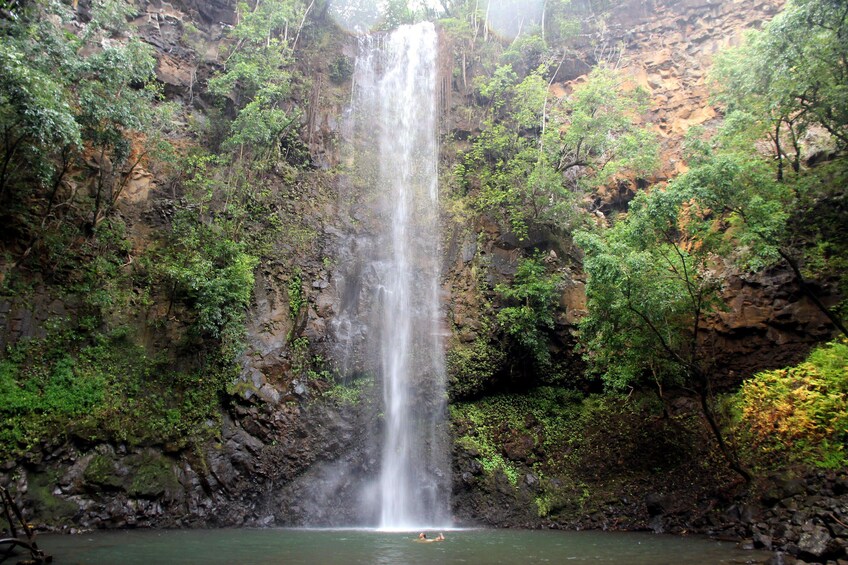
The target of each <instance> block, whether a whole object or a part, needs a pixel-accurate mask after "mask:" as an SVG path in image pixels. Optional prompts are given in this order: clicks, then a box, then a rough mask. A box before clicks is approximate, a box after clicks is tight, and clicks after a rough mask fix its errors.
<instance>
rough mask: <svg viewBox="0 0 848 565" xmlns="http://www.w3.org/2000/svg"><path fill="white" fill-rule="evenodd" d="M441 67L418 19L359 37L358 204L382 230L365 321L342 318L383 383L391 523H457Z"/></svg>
mask: <svg viewBox="0 0 848 565" xmlns="http://www.w3.org/2000/svg"><path fill="white" fill-rule="evenodd" d="M436 69H437V36H436V31H435V28H434V26H433V25H432V24H431V23H422V24H417V25H414V26H402V27H400V28H399V29H397V30H396V31H394V32H392V33H390V34H388V35H379V36H369V37H365V38H362V40H361V43H360V54H359V57H358V59H357V64H356V68H355V72H354V92H353V99H352V112H353V114H354V121H355V122H356V124H357V126H356V128H357V130H358V132H357V134H356V138H357V142H356V144H357V150H356V156H355V160H356V161H357V162H356V163H355V169H356V171H357V178H358V179H359V181H358V182H360V183H362V185H363V186H362V188H363V195H361V196H360V197H359V199H358V202H357V204H361V205H363V206H364V205H367V206H368V207H369V209H370V212H369V214H368V216H369V218H371V224H372V225H370V226H369V227H368V230H369V231H370V232H371V237H372V238H374V239H373V241H371V243H369V244H364V243H363V244H360V247H361V249H362V252H361V253H360V254H359V255H360V256H358V257H356V260H357V261H360V262H365V263H366V264H365V266H364V267H358V268H357V269H356V270H357V271H358V272H359V273H363V274H362V277H365V276H366V275H367V277H369V280H368V281H367V282H365V283H362V282H359V283H357V284H358V285H359V286H361V287H363V288H364V290H363V291H362V292H363V293H368V292H370V293H372V294H371V296H370V297H368V298H367V299H365V301H366V302H367V303H368V305H369V309H370V310H371V312H370V317H368V318H367V319H368V322H367V323H365V322H362V321H361V320H360V321H358V322H357V321H354V322H350V321H349V320H347V319H345V320H344V324H345V326H346V327H348V326H351V325H353V326H356V325H357V324H358V325H359V326H361V327H363V328H365V327H367V330H363V331H362V332H361V333H362V334H363V335H366V336H367V337H366V338H365V339H364V342H365V346H364V347H365V349H366V350H367V356H368V358H369V359H371V361H372V363H373V365H374V368H375V372H376V373H377V380H378V382H379V383H381V385H382V404H381V408H382V412H381V420H380V422H381V425H380V426H379V430H380V431H379V433H378V434H375V435H377V436H379V438H380V441H381V442H382V446H381V448H380V449H379V452H380V454H381V455H380V472H379V478H378V479H376V484H374V485H372V488H371V489H370V490H369V492H370V493H371V495H370V496H369V497H368V498H370V499H371V501H370V502H371V503H375V508H374V513H375V514H376V516H375V518H376V521H377V523H378V524H379V527H380V528H382V529H391V530H410V529H417V528H422V527H427V526H430V527H432V526H445V525H447V524H448V523H449V511H448V492H449V488H450V486H449V485H450V479H449V476H450V469H449V468H448V465H449V463H448V455H447V449H448V446H447V442H446V429H445V427H446V423H445V409H446V408H445V377H444V349H443V344H442V336H441V331H442V330H441V328H442V327H443V324H442V322H441V314H440V308H439V294H440V291H439V288H440V285H439V278H440V256H441V253H440V249H439V244H440V235H439V213H438V210H439V202H438V178H437V177H438V175H437V166H438V142H437V110H436V80H437V76H436V75H437V72H436ZM362 255H368V257H367V259H366V258H364V257H362ZM357 315H358V316H360V318H362V317H363V316H361V315H359V314H357ZM375 499H376V500H375Z"/></svg>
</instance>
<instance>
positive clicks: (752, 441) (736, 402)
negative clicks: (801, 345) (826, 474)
mask: <svg viewBox="0 0 848 565" xmlns="http://www.w3.org/2000/svg"><path fill="white" fill-rule="evenodd" d="M732 401H733V406H734V408H735V409H736V410H737V411H738V412H739V423H738V425H739V427H740V429H741V431H742V433H743V434H744V435H745V437H746V438H747V439H748V440H749V442H746V444H747V445H748V446H749V451H750V453H749V457H751V459H752V460H753V461H754V462H756V463H757V464H758V465H762V466H763V467H765V468H781V467H784V466H785V465H786V463H787V462H789V463H805V464H808V465H813V466H816V467H824V468H829V469H844V468H845V467H846V465H848V452H846V450H845V446H846V445H848V345H846V344H845V343H843V342H832V343H829V344H827V345H823V346H821V347H819V348H817V349H815V350H814V351H813V352H812V353H810V356H809V357H808V358H807V360H806V361H804V362H803V363H801V364H799V365H797V366H795V367H788V368H786V369H779V370H773V371H764V372H762V373H758V374H756V375H754V377H753V378H751V379H749V380H747V381H745V383H743V385H742V388H741V389H740V390H739V392H738V393H736V394H735V396H734V397H733V399H732Z"/></svg>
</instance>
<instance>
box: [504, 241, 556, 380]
mask: <svg viewBox="0 0 848 565" xmlns="http://www.w3.org/2000/svg"><path fill="white" fill-rule="evenodd" d="M560 282H561V277H560V276H559V275H557V274H552V275H549V274H547V268H546V267H545V264H544V263H543V262H542V259H541V257H540V256H538V255H537V256H535V257H531V258H525V259H523V260H521V261H520V262H519V264H518V269H517V270H516V272H515V277H514V279H513V281H512V283H511V284H509V285H506V284H499V285H497V286H496V287H495V291H496V292H498V293H499V294H500V295H501V296H502V297H503V298H504V300H505V301H506V302H507V304H509V306H505V307H504V308H501V309H500V310H499V311H498V315H497V319H498V324H499V325H500V327H501V329H502V330H503V331H504V332H505V333H506V334H507V335H509V336H510V337H512V338H513V339H515V341H516V343H518V344H519V346H520V348H521V349H522V350H523V351H524V352H525V354H526V356H527V357H528V358H529V359H530V360H531V361H532V362H533V363H534V364H535V366H536V367H537V370H542V371H544V370H545V369H548V368H549V366H550V363H551V354H550V351H549V343H550V337H549V332H551V331H552V330H553V329H554V311H555V309H556V306H557V298H558V295H557V288H558V286H559V284H560Z"/></svg>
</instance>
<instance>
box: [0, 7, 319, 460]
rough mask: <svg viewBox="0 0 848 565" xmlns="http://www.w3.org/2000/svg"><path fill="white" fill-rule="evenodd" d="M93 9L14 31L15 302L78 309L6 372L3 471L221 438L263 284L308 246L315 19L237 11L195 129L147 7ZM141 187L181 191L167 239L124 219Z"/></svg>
mask: <svg viewBox="0 0 848 565" xmlns="http://www.w3.org/2000/svg"><path fill="white" fill-rule="evenodd" d="M254 8H255V9H254ZM80 10H82V9H81V8H80ZM85 10H86V12H85V16H84V17H82V16H80V13H81V12H78V6H77V3H76V2H74V3H73V5H71V4H70V3H62V2H41V1H37V2H25V3H11V4H4V5H3V15H2V17H0V68H2V69H3V71H2V72H3V76H4V81H3V84H2V85H0V128H2V133H3V135H2V139H0V142H2V146H0V222H2V224H3V230H2V234H0V236H2V238H0V245H2V248H0V249H1V250H2V260H0V293H2V295H3V296H4V297H7V298H9V299H11V300H15V301H17V303H24V302H25V301H27V300H32V301H38V300H45V296H47V297H49V299H54V298H58V299H60V300H62V301H64V302H66V303H67V304H70V305H71V308H70V309H69V310H70V311H69V315H68V318H67V319H63V320H58V319H57V320H54V321H53V322H51V324H52V326H51V329H50V331H49V332H47V333H48V335H47V337H45V338H43V339H31V340H24V341H22V342H20V343H19V344H17V345H16V346H14V347H12V348H11V349H10V350H9V351H8V352H6V354H5V356H4V358H3V361H2V379H3V392H2V394H3V399H2V403H0V404H2V407H0V411H2V414H3V425H2V436H3V451H2V453H0V457H7V456H10V455H16V454H20V453H22V452H23V451H25V450H28V449H31V448H34V447H35V446H36V445H37V444H39V442H46V441H52V440H53V439H55V438H61V437H65V436H68V435H70V436H74V437H79V438H83V439H85V440H91V439H104V440H106V439H108V440H113V441H122V442H128V443H131V444H164V445H166V446H168V448H169V449H180V448H184V447H186V446H188V445H190V444H192V443H195V442H197V441H202V440H204V439H207V438H209V437H211V436H212V435H214V434H215V433H217V432H216V430H217V426H216V425H215V424H214V423H215V422H216V421H217V420H218V411H219V407H220V404H221V402H222V400H224V399H225V397H226V395H227V390H228V388H229V385H231V384H232V381H233V379H234V378H235V377H236V376H237V368H236V365H235V361H236V359H237V356H238V355H239V354H240V353H241V352H242V350H243V347H244V340H243V334H244V328H245V314H246V311H247V308H248V307H249V305H250V301H251V298H252V295H253V286H254V271H255V269H256V267H257V265H258V264H259V262H260V258H261V257H263V256H267V255H268V254H270V253H273V252H275V249H276V248H277V247H278V246H279V245H280V240H281V234H283V233H285V232H286V231H289V238H288V240H287V241H286V242H287V243H292V242H293V241H294V240H295V239H298V240H300V239H303V234H302V233H301V232H304V228H302V227H300V226H298V225H296V220H294V219H293V213H292V212H291V211H290V210H288V209H285V210H284V209H283V207H282V206H281V205H280V199H279V193H280V192H281V191H284V192H286V193H288V187H287V186H285V185H294V184H295V183H296V182H297V179H298V175H299V170H300V169H301V168H302V167H303V166H304V165H305V164H306V163H307V162H308V155H307V154H306V152H305V148H304V145H303V143H302V142H301V141H300V138H299V136H298V128H299V124H300V113H299V111H298V110H297V105H296V104H293V103H292V101H293V99H294V98H295V97H296V95H297V93H296V87H297V85H298V84H300V82H299V81H300V79H299V77H297V76H296V73H294V72H293V71H292V69H293V60H292V58H291V52H292V48H293V44H294V43H295V42H296V41H297V39H298V35H299V34H300V32H301V31H302V29H303V27H304V23H305V20H304V15H305V11H306V10H307V5H306V4H305V3H302V2H297V1H287V2H263V3H261V4H257V5H256V6H248V5H246V4H244V5H241V6H240V7H239V12H240V17H239V23H238V25H236V26H235V27H234V28H233V29H232V31H231V34H230V36H229V37H228V39H227V45H229V51H228V52H227V53H226V64H225V65H224V66H223V67H222V68H221V69H220V72H219V73H218V74H217V75H216V76H215V77H213V78H212V80H210V85H209V87H210V92H211V93H212V94H213V95H214V96H216V97H217V100H218V102H219V103H220V107H219V108H217V109H211V110H210V112H209V115H208V116H207V117H205V118H204V119H202V120H196V119H193V118H194V116H192V119H189V120H187V122H188V124H189V125H188V126H185V125H181V124H183V123H184V120H185V118H186V114H185V112H186V109H185V108H184V107H182V106H181V105H180V104H179V103H178V102H174V103H171V102H165V101H164V99H163V94H162V89H161V87H160V85H159V83H157V81H156V79H155V75H154V67H155V59H154V57H153V49H152V48H151V47H150V46H149V45H146V44H144V43H142V42H141V41H140V40H138V39H135V38H133V33H132V29H131V28H130V26H129V24H128V21H129V20H130V19H131V18H132V17H134V16H135V15H136V14H135V11H134V8H133V7H132V6H131V5H130V4H129V3H127V2H125V1H124V0H104V1H102V2H94V3H92V4H91V6H90V11H88V10H89V8H85ZM290 32H293V33H290ZM187 33H189V32H188V31H187ZM189 127H190V128H191V131H189ZM180 128H182V129H180ZM192 137H194V138H195V141H192V140H191V138H192ZM176 140H179V141H178V142H176ZM204 147H205V148H204ZM272 168H273V170H274V171H275V172H276V176H273V175H269V174H268V172H269V171H270V170H271V169H272ZM140 172H151V173H154V175H155V177H156V179H157V183H158V186H160V187H162V188H165V187H167V192H170V193H171V199H170V201H169V202H167V203H166V204H164V205H163V204H162V203H161V202H160V203H159V204H157V206H161V207H160V209H159V210H157V211H156V212H155V213H156V214H160V215H161V216H162V217H163V218H164V219H165V225H164V226H163V229H160V230H156V231H155V232H153V233H152V234H149V233H148V232H147V231H145V230H143V229H142V230H141V231H139V227H138V219H137V218H133V217H132V215H133V213H134V212H133V209H132V207H129V208H128V207H127V206H125V205H124V204H123V202H124V197H125V195H126V191H127V188H128V187H129V186H132V182H133V181H134V178H135V177H136V175H137V174H138V173H140ZM281 185H282V188H281ZM151 188H155V186H153V185H151ZM164 195H165V193H164V192H163V196H164ZM163 202H164V201H163ZM284 241H285V240H284ZM298 280H299V277H298ZM300 299H301V300H302V296H301V298H300ZM292 315H293V316H294V315H295V313H294V312H293V313H292ZM151 336H153V337H151ZM210 422H211V423H212V425H211V426H210Z"/></svg>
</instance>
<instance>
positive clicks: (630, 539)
mask: <svg viewBox="0 0 848 565" xmlns="http://www.w3.org/2000/svg"><path fill="white" fill-rule="evenodd" d="M433 535H435V532H434V533H433ZM445 536H446V538H447V539H446V540H445V541H444V542H438V543H426V544H422V543H416V542H415V541H414V538H415V534H414V533H385V532H375V531H370V530H290V529H265V530H240V529H229V530H168V531H150V530H133V531H119V532H95V533H89V534H82V535H75V536H70V535H66V536H63V535H42V536H40V537H39V538H38V541H39V546H40V547H41V548H42V549H44V550H45V551H47V552H48V553H50V554H52V555H53V556H54V563H56V564H58V565H65V564H69V565H70V564H80V565H83V564H84V565H93V564H98V565H100V564H115V565H133V564H139V565H141V564H143V565H156V564H171V563H174V564H180V563H190V564H205V565H214V564H228V565H229V564H234V563H239V564H251V565H265V564H268V565H270V564H286V565H298V564H303V565H333V564H354V563H377V564H393V565H394V564H425V563H426V564H436V565H437V564H441V563H445V564H447V563H451V564H453V563H457V564H470V565H474V564H497V563H505V564H518V563H521V564H527V563H562V564H570V563H618V564H622V565H624V564H626V565H641V564H645V565H648V564H650V565H662V564H670V565H671V564H674V565H680V564H686V565H716V564H720V563H763V562H765V561H766V560H767V558H768V557H769V555H768V554H766V553H764V552H754V551H743V550H739V549H736V547H735V545H734V544H733V543H729V542H718V541H713V540H709V539H704V538H700V537H673V536H661V535H653V534H638V533H603V532H560V531H532V530H483V529H481V530H454V531H446V532H445Z"/></svg>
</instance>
